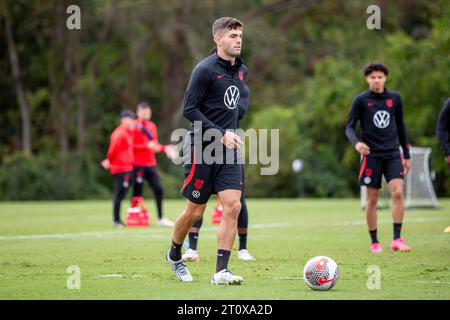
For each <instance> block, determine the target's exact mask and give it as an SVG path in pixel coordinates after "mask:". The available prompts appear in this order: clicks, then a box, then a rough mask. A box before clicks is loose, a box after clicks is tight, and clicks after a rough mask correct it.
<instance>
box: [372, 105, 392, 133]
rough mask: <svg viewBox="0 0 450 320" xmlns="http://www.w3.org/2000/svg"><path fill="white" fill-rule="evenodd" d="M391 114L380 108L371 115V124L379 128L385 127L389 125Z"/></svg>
mask: <svg viewBox="0 0 450 320" xmlns="http://www.w3.org/2000/svg"><path fill="white" fill-rule="evenodd" d="M390 120H391V115H390V114H389V112H387V111H385V110H380V111H377V112H376V113H375V115H374V116H373V124H374V125H375V126H376V127H377V128H379V129H385V128H387V127H388V126H389V122H390Z"/></svg>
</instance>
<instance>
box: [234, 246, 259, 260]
mask: <svg viewBox="0 0 450 320" xmlns="http://www.w3.org/2000/svg"><path fill="white" fill-rule="evenodd" d="M238 259H239V260H244V261H250V260H256V259H255V258H254V257H253V256H252V255H251V254H250V252H248V250H247V249H242V250H239V251H238Z"/></svg>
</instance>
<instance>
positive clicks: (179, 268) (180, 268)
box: [166, 251, 193, 282]
mask: <svg viewBox="0 0 450 320" xmlns="http://www.w3.org/2000/svg"><path fill="white" fill-rule="evenodd" d="M169 252H170V251H167V254H166V259H167V261H169V264H170V266H171V267H172V269H173V271H174V272H175V275H176V276H177V277H178V279H180V280H181V281H183V282H190V281H192V280H193V279H192V276H191V273H190V272H189V270H188V268H187V267H186V265H185V264H184V262H183V260H180V261H172V260H171V259H170V257H169Z"/></svg>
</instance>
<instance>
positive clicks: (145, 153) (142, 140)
mask: <svg viewBox="0 0 450 320" xmlns="http://www.w3.org/2000/svg"><path fill="white" fill-rule="evenodd" d="M135 123H136V124H139V125H141V126H143V127H144V128H145V129H147V130H148V131H149V132H150V134H151V136H152V138H153V140H150V139H149V137H148V136H147V135H146V134H145V133H144V132H142V130H140V129H139V126H136V127H135V128H134V135H133V142H134V146H133V151H134V165H135V166H140V167H152V166H156V164H157V162H156V156H155V152H153V150H151V149H149V147H148V146H147V145H148V143H149V142H150V141H154V142H155V143H156V146H157V147H158V150H159V151H158V152H164V150H165V148H164V146H163V145H162V144H160V143H159V142H158V130H157V129H156V124H155V123H154V122H152V121H142V120H139V119H137V120H135Z"/></svg>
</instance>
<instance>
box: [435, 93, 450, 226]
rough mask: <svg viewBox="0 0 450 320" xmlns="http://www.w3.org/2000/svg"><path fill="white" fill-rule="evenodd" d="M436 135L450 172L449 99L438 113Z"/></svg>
mask: <svg viewBox="0 0 450 320" xmlns="http://www.w3.org/2000/svg"><path fill="white" fill-rule="evenodd" d="M436 135H437V137H438V139H439V143H440V145H441V148H442V151H443V152H444V156H445V158H444V160H445V163H446V164H447V166H448V169H449V172H450V98H448V99H447V101H445V103H444V106H443V107H442V109H441V112H440V113H439V117H438V121H437V124H436ZM444 232H450V226H448V227H447V228H445V230H444Z"/></svg>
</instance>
